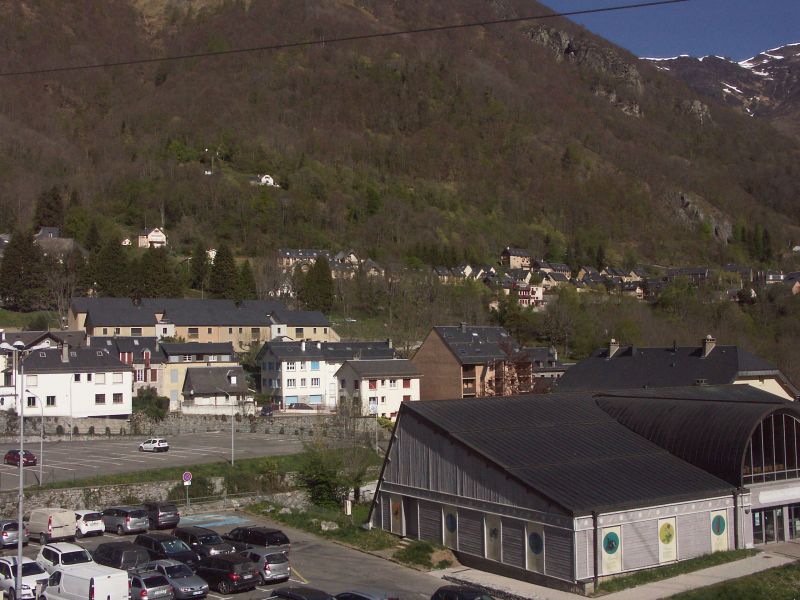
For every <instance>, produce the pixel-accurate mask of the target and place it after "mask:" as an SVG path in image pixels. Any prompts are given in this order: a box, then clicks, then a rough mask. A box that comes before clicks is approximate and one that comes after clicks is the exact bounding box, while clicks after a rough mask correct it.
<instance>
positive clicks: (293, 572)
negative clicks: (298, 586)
mask: <svg viewBox="0 0 800 600" xmlns="http://www.w3.org/2000/svg"><path fill="white" fill-rule="evenodd" d="M295 576H297V577H299V578H300V581H297V580H296V579H295ZM290 580H291V581H295V582H297V583H302V584H308V579H306V578H305V577H303V575H302V573H300V571H298V570H297V567H292V577H291V578H290Z"/></svg>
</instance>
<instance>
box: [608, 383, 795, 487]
mask: <svg viewBox="0 0 800 600" xmlns="http://www.w3.org/2000/svg"><path fill="white" fill-rule="evenodd" d="M595 400H596V402H597V404H598V406H600V408H602V409H603V410H604V411H605V412H606V413H608V414H609V415H610V416H611V417H613V418H614V419H616V420H617V421H619V422H620V423H621V424H623V425H624V426H625V427H627V428H628V429H630V430H632V431H634V432H636V433H638V434H639V435H641V436H642V437H644V438H646V439H648V440H649V441H651V442H653V443H654V444H657V445H658V446H660V447H662V448H664V449H666V450H668V451H669V452H670V453H671V454H674V455H675V456H677V457H679V458H681V459H683V460H685V461H686V462H688V463H691V464H693V465H695V466H696V467H700V468H701V469H703V470H704V471H707V472H708V473H711V474H713V475H716V476H717V477H719V478H720V479H723V480H725V481H727V482H728V483H731V484H733V485H736V486H740V485H741V484H742V464H743V462H742V461H743V457H744V451H745V449H746V448H747V443H748V441H749V440H750V436H751V435H752V434H753V431H754V429H755V428H756V427H757V426H758V424H759V423H760V422H761V421H762V420H763V419H764V418H766V417H768V416H769V415H771V414H774V413H779V412H780V413H784V412H786V413H789V414H791V415H792V416H794V417H796V418H800V410H798V409H797V407H795V406H794V403H792V402H788V401H786V400H783V399H782V398H780V397H778V396H774V395H773V394H769V393H767V392H762V391H760V390H757V389H754V388H752V387H750V386H747V385H731V386H720V387H694V388H683V389H680V390H678V389H674V390H670V389H660V390H643V391H630V392H627V391H624V392H616V393H615V392H607V393H603V394H601V395H598V396H596V398H595Z"/></svg>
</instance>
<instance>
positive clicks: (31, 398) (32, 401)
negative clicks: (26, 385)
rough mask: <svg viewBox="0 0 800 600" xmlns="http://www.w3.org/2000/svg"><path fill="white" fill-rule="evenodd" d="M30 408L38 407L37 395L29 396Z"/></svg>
mask: <svg viewBox="0 0 800 600" xmlns="http://www.w3.org/2000/svg"><path fill="white" fill-rule="evenodd" d="M28 408H36V396H28Z"/></svg>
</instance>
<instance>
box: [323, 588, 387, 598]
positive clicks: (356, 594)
mask: <svg viewBox="0 0 800 600" xmlns="http://www.w3.org/2000/svg"><path fill="white" fill-rule="evenodd" d="M336 600H399V594H389V593H387V592H383V591H380V590H367V589H359V590H353V591H349V592H342V593H341V594H336Z"/></svg>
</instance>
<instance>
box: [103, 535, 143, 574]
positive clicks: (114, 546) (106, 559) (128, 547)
mask: <svg viewBox="0 0 800 600" xmlns="http://www.w3.org/2000/svg"><path fill="white" fill-rule="evenodd" d="M92 557H93V558H94V562H96V563H98V564H101V565H106V566H107V567H113V568H115V569H122V570H123V571H127V570H128V569H135V568H136V567H139V566H141V565H143V564H145V563H148V562H150V554H148V552H147V550H145V549H144V548H142V547H141V546H137V545H136V544H134V543H133V542H104V543H102V544H100V545H99V546H97V548H96V549H95V551H94V553H93V554H92Z"/></svg>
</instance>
